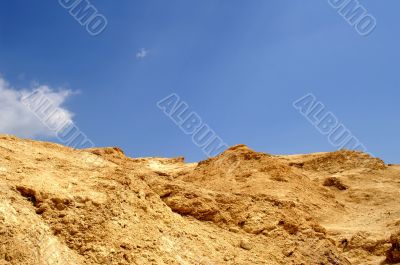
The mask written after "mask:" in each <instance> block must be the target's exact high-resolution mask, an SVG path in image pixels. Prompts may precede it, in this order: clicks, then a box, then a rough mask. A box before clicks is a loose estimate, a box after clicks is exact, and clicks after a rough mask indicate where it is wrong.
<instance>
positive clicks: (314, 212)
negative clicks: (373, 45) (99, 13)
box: [0, 135, 400, 265]
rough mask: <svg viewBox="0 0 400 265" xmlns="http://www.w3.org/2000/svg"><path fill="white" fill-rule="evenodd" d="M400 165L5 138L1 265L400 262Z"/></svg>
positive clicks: (357, 157) (241, 150)
mask: <svg viewBox="0 0 400 265" xmlns="http://www.w3.org/2000/svg"><path fill="white" fill-rule="evenodd" d="M399 231H400V166H399V165H386V164H385V163H384V162H383V161H382V160H380V159H377V158H372V157H370V156H369V155H367V154H364V153H360V152H354V151H346V150H342V151H337V152H332V153H316V154H308V155H288V156H278V155H270V154H265V153H259V152H255V151H253V150H251V149H250V148H248V147H246V146H245V145H237V146H234V147H231V148H229V149H228V150H226V151H225V152H224V153H222V154H220V155H218V156H216V157H213V158H210V159H207V160H205V161H201V162H199V163H185V162H184V159H183V158H179V157H178V158H172V159H169V158H129V157H126V156H125V155H124V153H123V151H122V150H120V149H119V148H98V149H87V150H74V149H71V148H68V147H65V146H61V145H57V144H53V143H46V142H36V141H31V140H23V139H18V138H16V137H13V136H8V135H2V136H0V242H1V244H0V264H29V265H34V264H63V265H64V264H65V265H67V264H68V265H69V264H181V265H186V264H199V265H200V264H204V265H205V264H210V265H211V264H216V265H217V264H265V265H267V264H268V265H269V264H305V265H308V264H319V265H321V264H395V263H396V262H398V263H400V233H399Z"/></svg>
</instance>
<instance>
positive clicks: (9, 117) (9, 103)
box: [0, 77, 73, 138]
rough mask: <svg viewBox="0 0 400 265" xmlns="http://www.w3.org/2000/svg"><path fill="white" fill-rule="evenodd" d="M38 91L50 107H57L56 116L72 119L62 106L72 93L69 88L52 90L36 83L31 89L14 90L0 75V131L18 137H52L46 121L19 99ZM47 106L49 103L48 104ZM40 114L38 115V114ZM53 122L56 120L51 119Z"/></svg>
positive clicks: (52, 132) (71, 115)
mask: <svg viewBox="0 0 400 265" xmlns="http://www.w3.org/2000/svg"><path fill="white" fill-rule="evenodd" d="M34 92H36V93H40V94H41V95H42V96H43V98H45V99H46V100H47V101H48V102H49V103H51V106H52V109H57V111H58V116H57V118H58V119H60V118H62V119H64V120H70V121H72V117H73V114H72V113H71V112H70V111H69V110H67V109H66V108H65V107H62V105H63V103H64V102H65V100H66V99H67V98H68V97H69V96H70V95H71V94H72V92H71V91H70V90H65V89H61V90H57V91H56V90H53V89H52V88H50V87H48V86H43V85H42V86H40V85H37V86H35V87H34V88H33V89H30V90H28V89H23V90H16V89H14V88H13V87H12V86H11V85H10V84H9V83H7V82H6V81H5V80H4V79H3V78H1V77H0V133H2V134H13V135H17V136H19V137H27V138H35V137H40V136H47V137H54V136H55V132H54V131H52V130H51V129H50V128H49V127H48V126H46V124H47V125H49V124H48V123H46V122H42V120H41V119H40V118H39V117H38V113H34V112H32V111H31V109H30V108H29V107H27V106H26V104H24V103H23V102H22V101H21V100H22V99H23V98H24V97H27V96H29V95H32V93H34ZM48 106H49V105H48ZM39 116H40V115H39ZM51 122H53V124H54V123H55V122H56V121H54V120H52V121H51Z"/></svg>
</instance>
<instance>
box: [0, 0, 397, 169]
mask: <svg viewBox="0 0 400 265" xmlns="http://www.w3.org/2000/svg"><path fill="white" fill-rule="evenodd" d="M360 3H361V4H362V5H363V6H364V7H365V8H366V9H367V11H368V13H369V14H371V15H373V16H374V17H375V19H376V22H377V26H376V29H375V30H374V31H373V32H372V33H371V34H370V35H368V36H361V35H359V34H358V33H357V31H356V30H355V29H354V27H352V26H351V25H349V24H348V23H347V22H346V20H345V19H344V18H342V17H341V16H340V15H339V14H338V12H337V10H335V9H334V8H332V7H331V6H330V4H329V3H328V1H315V0H314V1H311V0H304V1H288V0H279V1H278V0H275V1H265V0H254V1H247V2H245V1H235V0H203V1H192V0H187V1H176V0H170V1H155V0H147V1H136V0H135V1H132V0H120V1H100V0H97V1H95V0H92V1H91V4H93V5H94V6H95V7H96V8H97V10H98V12H99V13H101V14H103V15H104V17H105V18H106V19H107V21H108V24H107V27H106V28H105V30H104V32H102V33H101V34H99V35H97V36H92V35H90V34H89V33H88V32H87V31H86V29H85V27H84V26H81V25H80V24H79V23H78V22H77V21H76V20H75V19H74V18H73V17H72V16H71V15H70V14H69V13H68V10H66V9H64V8H63V7H62V6H61V5H60V4H59V3H58V1H55V0H42V1H26V0H3V1H1V2H0V74H1V76H2V78H3V79H4V80H6V81H7V82H8V89H12V90H16V91H21V90H27V89H28V90H29V89H32V87H33V86H37V85H38V84H40V85H46V86H48V87H49V88H50V89H51V90H52V91H57V90H66V89H67V90H72V91H79V93H72V95H69V96H68V99H67V100H66V101H65V102H64V103H63V108H65V109H66V110H68V111H69V112H71V113H73V114H74V116H73V120H74V122H75V123H76V125H77V126H78V127H79V128H80V129H81V130H82V131H83V132H84V133H85V134H86V135H87V136H88V137H89V138H90V139H91V140H92V141H93V142H94V143H95V144H96V145H97V146H119V147H121V148H122V149H123V150H124V151H125V152H126V153H127V154H128V155H130V156H133V157H142V156H163V157H173V156H179V155H183V156H185V157H186V158H187V160H188V161H198V160H201V159H204V158H205V155H204V154H203V152H202V150H201V149H200V148H199V147H197V146H196V145H195V144H194V143H193V142H192V140H191V137H190V135H186V134H184V133H183V132H182V131H181V130H180V128H179V126H177V125H175V124H174V123H173V122H172V121H171V120H170V119H169V118H168V117H167V116H166V115H165V114H164V113H163V112H162V111H161V110H160V109H159V108H158V107H157V106H156V103H157V101H159V100H161V99H162V98H165V97H166V96H168V95H169V94H171V93H176V94H178V95H179V96H180V98H181V99H182V100H184V101H185V102H187V103H188V105H189V106H190V109H191V110H193V111H195V112H196V113H198V115H199V116H200V117H201V118H202V120H203V121H204V122H206V123H207V124H208V125H209V126H210V127H211V128H212V129H213V130H214V131H215V132H216V133H217V134H218V135H219V136H220V137H221V139H223V140H224V141H225V142H226V143H227V144H228V145H234V144H238V143H245V144H247V145H249V146H250V147H252V148H253V149H256V150H258V151H263V152H268V153H274V154H289V153H309V152H317V151H332V150H335V147H334V146H332V145H331V144H330V143H329V141H328V140H327V137H326V136H325V135H322V134H321V133H320V132H319V131H318V130H317V129H316V128H315V127H314V126H313V125H312V124H310V123H309V122H308V121H307V119H306V118H304V117H303V116H302V115H300V113H299V112H298V111H297V110H296V109H295V108H294V107H293V106H292V102H293V101H295V100H296V99H298V98H300V97H302V96H304V95H305V94H307V93H313V94H314V95H315V96H316V97H317V98H318V100H319V101H321V102H323V103H324V104H325V106H326V108H327V109H328V110H329V111H331V112H332V113H334V115H335V116H336V117H337V118H338V120H339V121H340V123H343V124H344V125H345V126H346V127H347V128H348V129H349V130H350V131H351V132H352V134H353V135H354V136H356V137H357V138H358V139H359V140H360V141H361V142H362V143H363V144H364V145H365V146H366V147H367V148H368V151H369V152H371V153H373V154H374V155H376V156H378V157H381V158H383V159H384V160H385V161H387V162H391V163H398V162H399V155H400V149H399V143H400V138H399V137H398V136H399V135H400V125H399V124H398V122H397V121H398V117H399V116H400V105H399V104H398V100H399V96H400V92H399V85H400V75H399V74H398V67H399V63H400V60H399V59H400V58H399V57H400V56H399V54H400V53H399V47H400V37H399V33H400V31H399V29H398V25H399V23H398V10H399V8H400V3H399V2H398V1H395V0H387V1H384V3H382V2H380V1H360ZM141 49H144V50H141ZM139 54H140V55H141V56H139ZM7 111H9V112H10V111H11V112H12V111H14V110H12V109H7ZM9 112H7V113H9ZM14 113H16V112H15V111H14ZM18 113H21V112H18ZM4 115H5V114H4ZM0 116H1V113H0ZM3 117H5V116H3ZM13 117H14V116H13ZM15 117H17V118H15V119H14V120H21V119H22V118H21V117H19V118H18V116H15ZM1 122H3V123H5V122H4V119H3V121H0V123H1ZM8 122H12V121H8ZM36 122H40V121H36ZM3 125H4V124H3ZM26 126H27V128H24V130H25V131H26V130H29V129H30V128H34V127H35V126H34V125H32V124H31V123H29V126H28V125H26ZM1 128H8V127H6V126H3V127H2V126H1V124H0V129H1ZM18 128H20V127H18ZM7 130H8V129H3V131H2V132H1V131H0V132H1V133H9V131H7ZM12 132H14V131H12ZM15 133H16V134H18V132H15ZM35 137H36V138H38V139H46V140H50V141H57V139H56V138H52V137H49V136H47V135H46V134H45V133H42V134H40V133H38V134H37V136H35Z"/></svg>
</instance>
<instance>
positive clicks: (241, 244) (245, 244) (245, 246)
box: [240, 239, 253, 250]
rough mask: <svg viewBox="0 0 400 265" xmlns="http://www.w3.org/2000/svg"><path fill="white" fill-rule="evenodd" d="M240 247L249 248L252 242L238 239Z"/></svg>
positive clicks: (251, 246)
mask: <svg viewBox="0 0 400 265" xmlns="http://www.w3.org/2000/svg"><path fill="white" fill-rule="evenodd" d="M240 247H241V248H243V249H245V250H250V249H252V248H253V244H251V243H250V241H248V240H247V239H242V240H241V241H240Z"/></svg>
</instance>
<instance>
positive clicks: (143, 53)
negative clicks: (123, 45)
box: [136, 48, 149, 59]
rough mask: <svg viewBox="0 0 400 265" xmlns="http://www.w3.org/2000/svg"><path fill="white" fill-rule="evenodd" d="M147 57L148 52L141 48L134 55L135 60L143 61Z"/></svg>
mask: <svg viewBox="0 0 400 265" xmlns="http://www.w3.org/2000/svg"><path fill="white" fill-rule="evenodd" d="M147 55H149V51H148V50H146V49H145V48H141V49H140V50H139V51H138V52H137V53H136V58H137V59H143V58H145V57H146V56H147Z"/></svg>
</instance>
